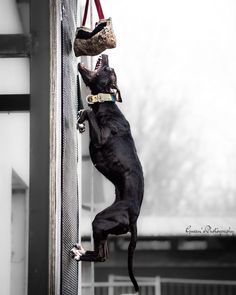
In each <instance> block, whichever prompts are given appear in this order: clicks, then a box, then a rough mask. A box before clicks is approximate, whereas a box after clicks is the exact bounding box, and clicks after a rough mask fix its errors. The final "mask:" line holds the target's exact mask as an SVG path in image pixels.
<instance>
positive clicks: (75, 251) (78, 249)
mask: <svg viewBox="0 0 236 295" xmlns="http://www.w3.org/2000/svg"><path fill="white" fill-rule="evenodd" d="M70 253H71V257H72V258H74V259H75V260H77V261H80V257H81V256H82V255H84V254H85V253H86V251H85V250H84V248H83V247H82V246H81V245H79V244H75V245H74V247H73V248H72V249H71V250H70Z"/></svg>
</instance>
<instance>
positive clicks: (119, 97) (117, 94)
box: [116, 87, 122, 102]
mask: <svg viewBox="0 0 236 295" xmlns="http://www.w3.org/2000/svg"><path fill="white" fill-rule="evenodd" d="M116 90H117V93H116V101H118V102H122V97H121V94H120V90H119V88H118V87H117V88H116Z"/></svg>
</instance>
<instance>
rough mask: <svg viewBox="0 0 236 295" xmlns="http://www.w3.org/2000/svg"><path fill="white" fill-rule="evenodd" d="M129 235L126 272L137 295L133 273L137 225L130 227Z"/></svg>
mask: <svg viewBox="0 0 236 295" xmlns="http://www.w3.org/2000/svg"><path fill="white" fill-rule="evenodd" d="M130 233H131V238H130V243H129V247H128V272H129V277H130V280H131V282H132V283H133V285H134V289H135V291H136V294H138V292H139V286H138V283H137V281H136V279H135V277H134V273H133V257H134V250H135V248H136V242H137V224H136V223H135V224H133V225H131V226H130Z"/></svg>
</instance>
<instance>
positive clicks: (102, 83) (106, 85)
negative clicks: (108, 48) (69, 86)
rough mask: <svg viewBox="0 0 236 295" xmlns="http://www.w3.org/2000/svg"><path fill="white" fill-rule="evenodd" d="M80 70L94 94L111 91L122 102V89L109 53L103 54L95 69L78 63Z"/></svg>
mask: <svg viewBox="0 0 236 295" xmlns="http://www.w3.org/2000/svg"><path fill="white" fill-rule="evenodd" d="M78 70H79V72H80V74H81V76H82V78H83V80H84V83H85V84H86V86H88V87H89V88H90V90H91V93H92V94H93V95H96V94H98V93H110V94H115V95H116V100H117V101H119V102H122V98H121V95H120V90H119V88H118V87H117V78H116V73H115V71H114V69H112V68H110V67H109V61H108V55H106V54H102V55H101V57H99V58H98V60H97V63H96V66H95V69H94V71H90V70H89V69H87V68H86V67H85V66H84V64H82V63H79V64H78Z"/></svg>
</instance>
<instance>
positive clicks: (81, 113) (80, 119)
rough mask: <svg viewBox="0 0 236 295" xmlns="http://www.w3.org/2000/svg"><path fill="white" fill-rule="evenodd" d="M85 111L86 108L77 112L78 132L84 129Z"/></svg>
mask: <svg viewBox="0 0 236 295" xmlns="http://www.w3.org/2000/svg"><path fill="white" fill-rule="evenodd" d="M86 116H87V112H86V110H84V109H83V110H80V111H79V112H78V114H77V129H78V130H79V132H80V133H83V132H84V131H85V124H84V121H85V120H86Z"/></svg>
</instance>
